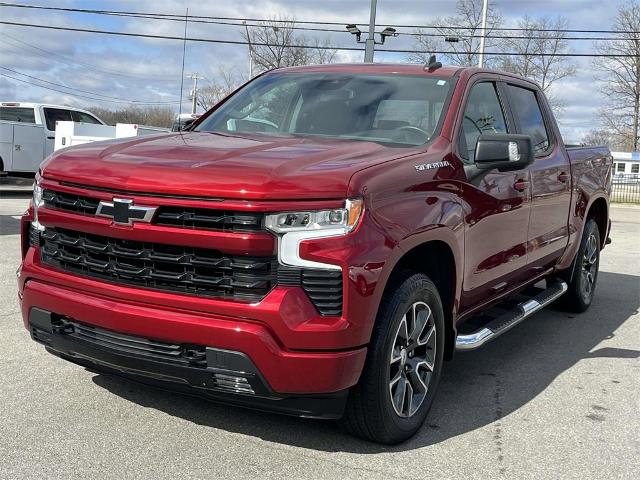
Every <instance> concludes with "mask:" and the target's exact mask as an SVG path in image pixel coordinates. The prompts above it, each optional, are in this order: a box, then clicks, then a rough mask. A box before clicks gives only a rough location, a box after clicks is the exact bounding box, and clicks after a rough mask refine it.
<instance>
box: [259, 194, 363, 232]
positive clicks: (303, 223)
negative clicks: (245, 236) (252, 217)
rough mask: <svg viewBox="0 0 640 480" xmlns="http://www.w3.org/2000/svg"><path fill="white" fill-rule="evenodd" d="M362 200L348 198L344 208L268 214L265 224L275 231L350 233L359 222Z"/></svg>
mask: <svg viewBox="0 0 640 480" xmlns="http://www.w3.org/2000/svg"><path fill="white" fill-rule="evenodd" d="M361 213H362V200H361V199H357V200H347V201H346V202H345V207H344V208H338V209H334V210H320V211H314V212H284V213H276V214H274V215H267V217H266V219H265V226H266V227H267V229H268V230H271V231H272V232H274V233H287V232H301V231H316V232H318V231H331V235H332V236H333V235H335V234H336V231H341V233H342V234H345V233H349V232H350V231H351V230H353V229H354V228H355V227H356V225H357V224H358V220H359V219H360V214H361Z"/></svg>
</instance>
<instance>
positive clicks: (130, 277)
mask: <svg viewBox="0 0 640 480" xmlns="http://www.w3.org/2000/svg"><path fill="white" fill-rule="evenodd" d="M40 243H41V256H42V261H43V262H44V263H46V264H48V265H51V266H53V267H56V268H59V269H61V270H66V271H70V272H73V273H76V274H80V275H85V276H88V277H94V278H99V279H104V280H108V281H112V282H115V283H124V284H129V285H135V286H140V287H146V288H152V289H158V290H170V291H175V292H181V293H187V294H194V295H203V296H211V297H225V298H234V299H246V300H247V301H255V300H258V299H261V298H262V297H264V296H265V295H266V294H267V293H268V292H269V290H271V289H272V288H273V287H274V286H275V283H276V270H277V261H276V259H275V258H274V257H238V256H226V255H223V254H222V253H221V252H219V251H217V250H208V249H198V248H192V247H184V246H174V245H164V244H158V243H150V242H137V241H130V240H123V239H117V238H111V237H104V236H99V235H92V234H87V233H81V232H76V231H71V230H63V229H58V228H56V229H53V228H47V229H46V230H45V231H44V232H43V233H42V234H41V241H40Z"/></svg>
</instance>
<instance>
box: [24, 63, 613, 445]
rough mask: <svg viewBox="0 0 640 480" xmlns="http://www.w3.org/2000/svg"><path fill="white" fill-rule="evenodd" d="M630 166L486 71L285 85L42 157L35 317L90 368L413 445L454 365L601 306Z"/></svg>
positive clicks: (290, 74)
mask: <svg viewBox="0 0 640 480" xmlns="http://www.w3.org/2000/svg"><path fill="white" fill-rule="evenodd" d="M611 165H612V158H611V156H610V153H609V151H608V150H607V149H605V148H581V149H567V148H565V146H564V145H563V142H562V138H561V136H560V133H559V131H558V128H557V126H556V122H555V121H554V118H553V115H552V113H551V110H550V108H549V105H548V103H547V101H546V100H545V97H544V95H543V94H542V93H541V91H540V89H539V88H538V87H537V86H536V85H535V84H534V83H532V82H530V81H528V80H526V79H524V78H520V77H516V76H513V75H509V74H506V73H501V72H495V71H489V70H481V69H477V68H452V67H441V66H440V65H437V64H436V65H431V66H428V67H424V68H423V67H422V66H418V65H330V66H317V67H316V66H312V67H299V68H285V69H278V70H274V71H271V72H268V73H266V74H264V75H262V76H260V77H258V78H256V79H254V80H252V81H250V82H249V83H247V84H246V85H245V86H243V87H242V88H240V89H239V90H238V91H237V92H236V93H234V94H232V95H231V96H229V97H228V98H227V99H225V100H224V101H223V102H221V103H220V104H218V105H217V106H216V107H214V108H213V109H212V110H211V111H209V112H208V113H206V114H205V115H203V116H202V117H201V118H200V119H198V120H197V121H196V122H195V124H194V125H193V126H192V127H190V130H189V131H187V132H179V133H172V134H163V135H157V136H148V137H143V138H136V139H129V140H118V141H108V142H100V143H93V144H86V145H82V146H78V147H73V148H69V149H65V150H62V151H59V152H56V153H55V154H53V155H52V156H51V157H50V158H49V159H48V160H47V161H46V162H45V163H44V164H43V166H42V168H41V172H40V175H39V176H38V178H37V180H36V184H35V186H34V198H33V202H32V205H31V206H30V208H29V210H28V212H27V213H26V214H25V216H24V217H23V219H22V259H23V260H22V265H21V267H20V269H19V271H18V277H19V278H18V283H19V298H20V303H21V306H22V312H23V319H24V325H25V326H26V328H27V329H28V330H29V332H30V334H31V336H32V338H33V339H34V340H35V341H37V342H39V343H41V344H44V345H45V347H46V349H47V350H48V351H49V352H51V353H53V354H55V355H57V356H59V357H62V358H64V359H66V360H70V361H72V362H75V363H78V364H80V365H83V366H86V367H88V368H90V369H92V370H96V371H101V372H111V373H116V374H120V375H125V376H129V377H133V378H135V379H138V380H141V381H145V382H148V383H152V384H155V385H159V386H162V387H166V388H170V389H174V390H179V391H185V392H190V393H196V394H198V395H201V396H203V397H207V398H210V399H212V400H216V401H221V402H228V403H233V404H236V405H241V406H246V407H250V408H257V409H264V410H268V411H274V412H281V413H287V414H293V415H299V416H304V417H314V418H326V419H337V418H342V419H343V423H344V425H345V426H346V428H347V429H348V430H349V431H351V432H353V433H354V434H356V435H359V436H361V437H364V438H367V439H370V440H374V441H377V442H384V443H396V442H399V441H402V440H404V439H407V438H408V437H410V436H411V435H412V434H413V433H415V432H416V431H417V430H418V429H419V428H420V426H421V424H422V423H423V421H424V419H425V417H426V415H427V412H428V410H429V408H430V406H431V404H432V402H433V399H434V395H435V392H436V387H437V385H438V380H439V378H440V375H441V371H442V367H443V361H444V360H446V359H449V358H451V356H452V355H453V354H454V351H456V350H470V349H474V348H477V347H479V346H481V345H483V344H484V343H486V342H487V341H489V340H491V339H493V338H495V337H496V336H498V335H500V334H501V333H503V332H505V331H507V330H508V329H510V328H511V327H513V326H514V325H516V324H517V323H518V322H520V321H522V320H523V319H525V318H526V317H528V316H530V315H531V314H532V313H534V312H536V311H537V310H539V309H540V308H542V307H544V306H545V305H547V304H549V303H551V302H552V301H555V300H556V299H559V301H562V302H563V303H564V305H565V306H566V307H568V308H570V309H573V310H575V311H583V310H585V309H587V308H588V307H589V304H590V303H591V302H592V300H593V295H594V289H595V286H596V280H597V275H598V262H599V256H600V251H601V249H602V248H603V247H604V245H605V243H606V241H607V239H608V238H609V237H608V235H609V229H610V222H609V215H608V212H609V200H608V198H609V193H610V190H611Z"/></svg>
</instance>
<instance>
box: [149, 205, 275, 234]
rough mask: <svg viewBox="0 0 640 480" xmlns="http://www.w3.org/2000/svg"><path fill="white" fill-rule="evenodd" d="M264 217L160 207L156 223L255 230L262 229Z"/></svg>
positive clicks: (254, 214) (200, 227)
mask: <svg viewBox="0 0 640 480" xmlns="http://www.w3.org/2000/svg"><path fill="white" fill-rule="evenodd" d="M262 217H263V215H262V214H261V213H251V212H248V213H241V212H228V211H224V210H209V209H203V208H191V209H187V208H182V207H160V209H159V212H158V214H157V216H156V219H155V222H154V223H156V224H158V225H167V226H171V227H182V228H195V229H214V230H222V231H231V232H255V231H260V230H262Z"/></svg>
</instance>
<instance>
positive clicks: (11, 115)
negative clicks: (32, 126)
mask: <svg viewBox="0 0 640 480" xmlns="http://www.w3.org/2000/svg"><path fill="white" fill-rule="evenodd" d="M0 120H5V121H7V122H19V123H36V115H35V110H34V109H33V108H26V107H0Z"/></svg>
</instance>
